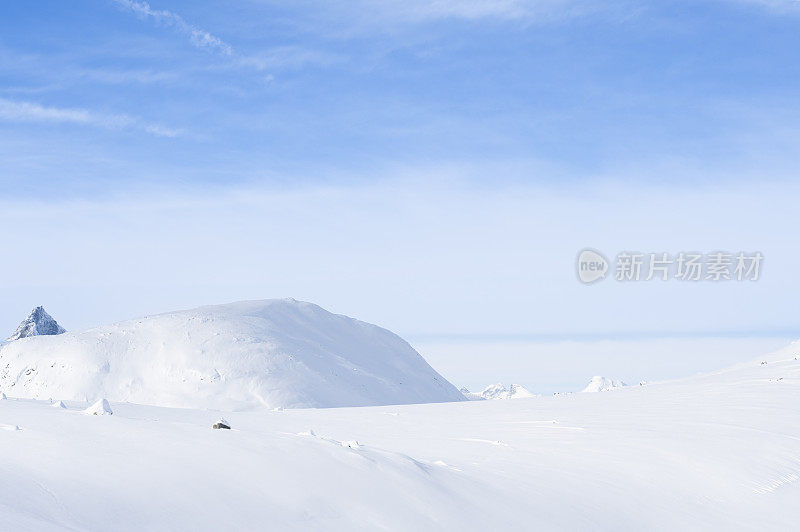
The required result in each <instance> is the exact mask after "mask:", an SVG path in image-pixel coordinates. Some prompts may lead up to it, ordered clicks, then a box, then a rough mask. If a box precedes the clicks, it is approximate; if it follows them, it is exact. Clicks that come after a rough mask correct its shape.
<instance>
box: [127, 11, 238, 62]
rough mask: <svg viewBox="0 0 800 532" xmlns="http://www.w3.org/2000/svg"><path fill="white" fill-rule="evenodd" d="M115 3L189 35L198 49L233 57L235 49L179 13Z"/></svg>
mask: <svg viewBox="0 0 800 532" xmlns="http://www.w3.org/2000/svg"><path fill="white" fill-rule="evenodd" d="M115 2H116V4H117V5H119V6H120V7H121V8H123V9H126V10H128V11H130V12H132V13H135V14H136V15H138V16H140V17H142V18H146V19H152V20H153V21H155V22H156V23H157V24H163V25H164V26H168V27H171V28H173V29H174V30H175V31H177V32H179V33H182V34H184V35H187V36H188V37H189V40H190V42H191V43H192V44H193V45H194V46H196V47H198V48H205V49H207V50H211V51H215V52H219V53H221V54H222V55H231V54H232V53H233V48H231V46H230V45H229V44H228V43H226V42H225V41H223V40H222V39H220V38H219V37H216V36H214V35H212V34H211V33H209V32H207V31H205V30H202V29H200V28H198V27H196V26H194V25H192V24H189V23H188V22H186V21H185V20H184V19H183V17H181V16H180V15H178V14H177V13H173V12H172V11H167V10H166V9H153V8H151V7H150V4H148V3H147V2H137V1H136V0H115Z"/></svg>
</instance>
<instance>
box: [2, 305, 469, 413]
mask: <svg viewBox="0 0 800 532" xmlns="http://www.w3.org/2000/svg"><path fill="white" fill-rule="evenodd" d="M0 390H3V391H5V392H6V393H8V394H9V395H11V396H13V397H24V398H33V399H44V398H49V397H58V398H61V399H66V400H79V401H95V400H97V399H98V398H100V397H105V398H108V399H109V400H111V401H127V402H134V403H141V404H150V405H160V406H177V407H193V408H215V409H223V410H226V409H241V408H249V407H255V406H266V407H270V408H275V407H286V408H290V407H291V408H302V407H340V406H368V405H387V404H408V403H428V402H446V401H463V400H464V399H465V398H464V397H463V395H461V393H459V391H458V390H457V389H456V388H455V387H454V386H453V385H452V384H450V383H449V382H447V380H445V379H444V378H443V377H442V376H441V375H439V374H438V373H437V372H436V371H434V370H433V368H431V367H430V366H429V365H428V364H427V363H426V362H425V360H424V359H423V358H422V357H421V356H420V355H419V353H417V352H416V351H415V350H414V349H413V348H412V347H411V346H410V345H409V344H408V343H406V342H405V341H404V340H403V339H401V338H400V337H398V336H397V335H395V334H393V333H391V332H390V331H388V330H386V329H382V328H380V327H377V326H375V325H370V324H368V323H364V322H362V321H358V320H355V319H352V318H349V317H347V316H342V315H336V314H331V313H330V312H327V311H326V310H324V309H322V308H321V307H319V306H317V305H313V304H311V303H304V302H300V301H295V300H293V299H289V300H266V301H246V302H239V303H232V304H228V305H217V306H207V307H201V308H198V309H194V310H187V311H180V312H172V313H167V314H160V315H156V316H149V317H144V318H140V319H135V320H130V321H125V322H122V323H118V324H115V325H108V326H103V327H97V328H94V329H90V330H87V331H83V332H75V333H72V332H70V333H64V334H59V335H58V336H34V337H29V338H21V339H19V340H17V341H15V342H12V343H9V344H6V345H4V346H3V347H2V349H0Z"/></svg>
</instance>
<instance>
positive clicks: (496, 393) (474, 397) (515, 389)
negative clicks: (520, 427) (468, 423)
mask: <svg viewBox="0 0 800 532" xmlns="http://www.w3.org/2000/svg"><path fill="white" fill-rule="evenodd" d="M461 393H462V394H463V395H464V397H466V398H467V399H469V400H470V401H481V400H484V399H487V400H491V399H525V398H528V397H536V395H534V394H533V393H531V392H529V391H528V390H527V389H526V388H525V387H524V386H522V385H520V384H512V385H511V387H509V388H506V387H505V386H503V384H502V383H500V382H498V383H497V384H490V385H489V386H487V387H486V388H484V389H483V391H482V392H481V393H474V392H471V391H469V389H467V388H461Z"/></svg>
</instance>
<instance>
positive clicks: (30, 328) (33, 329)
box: [7, 307, 67, 342]
mask: <svg viewBox="0 0 800 532" xmlns="http://www.w3.org/2000/svg"><path fill="white" fill-rule="evenodd" d="M65 332H67V331H66V329H64V327H62V326H61V325H59V324H58V322H57V321H56V320H54V319H53V317H52V316H50V314H48V313H47V311H46V310H44V307H36V308H35V309H33V310H32V311H31V313H30V314H29V315H28V317H27V318H25V319H24V320H22V323H20V324H19V327H17V330H16V331H14V334H12V335H11V336H9V337H8V340H7V341H8V342H13V341H14V340H19V339H20V338H27V337H28V336H40V335H53V334H61V333H65Z"/></svg>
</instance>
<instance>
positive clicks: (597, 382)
mask: <svg viewBox="0 0 800 532" xmlns="http://www.w3.org/2000/svg"><path fill="white" fill-rule="evenodd" d="M623 386H627V384H625V383H624V382H622V381H617V380H614V379H609V378H608V377H601V376H599V375H596V376H594V377H592V380H590V381H589V384H588V385H587V386H586V388H584V389H583V390H582V391H583V392H584V393H591V392H607V391H609V390H613V389H614V388H622V387H623Z"/></svg>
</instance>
